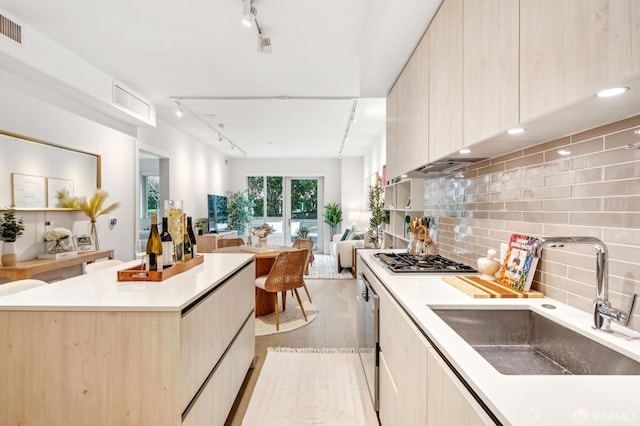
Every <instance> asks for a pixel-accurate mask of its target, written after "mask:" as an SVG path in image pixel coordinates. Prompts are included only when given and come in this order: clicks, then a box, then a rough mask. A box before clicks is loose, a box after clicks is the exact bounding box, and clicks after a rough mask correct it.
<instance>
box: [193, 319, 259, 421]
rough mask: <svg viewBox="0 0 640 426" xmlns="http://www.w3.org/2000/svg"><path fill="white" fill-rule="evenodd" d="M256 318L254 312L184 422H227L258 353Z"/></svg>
mask: <svg viewBox="0 0 640 426" xmlns="http://www.w3.org/2000/svg"><path fill="white" fill-rule="evenodd" d="M254 323H255V319H254V315H253V314H251V315H250V316H249V319H248V320H247V323H246V324H245V325H244V327H243V328H242V331H241V332H240V334H239V335H238V337H237V338H236V340H235V341H234V342H233V345H232V346H231V348H230V349H229V351H228V352H227V353H226V354H225V355H224V358H223V359H222V361H221V362H220V364H219V365H218V367H217V368H216V370H215V372H214V373H213V375H212V376H211V377H210V378H209V381H208V382H207V383H206V385H205V387H204V388H203V389H202V392H201V393H200V394H199V395H198V397H197V399H196V401H195V402H194V405H193V406H192V407H191V408H190V409H189V411H188V413H187V415H186V416H185V418H184V419H183V421H182V424H183V425H184V426H203V425H222V424H224V422H225V420H226V419H227V416H228V415H229V411H230V410H231V406H232V405H233V403H234V401H235V399H236V396H237V395H238V391H239V390H240V387H241V386H242V383H243V381H244V378H245V376H246V373H247V370H248V369H249V367H250V366H251V363H252V362H253V357H254V354H255V325H254Z"/></svg>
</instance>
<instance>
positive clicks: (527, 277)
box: [498, 234, 538, 291]
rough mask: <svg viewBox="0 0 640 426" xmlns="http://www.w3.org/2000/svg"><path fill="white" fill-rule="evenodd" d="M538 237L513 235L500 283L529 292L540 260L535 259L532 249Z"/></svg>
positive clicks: (503, 264) (501, 272)
mask: <svg viewBox="0 0 640 426" xmlns="http://www.w3.org/2000/svg"><path fill="white" fill-rule="evenodd" d="M536 241H537V238H536V237H530V236H527V235H521V234H512V235H511V238H510V239H509V246H508V247H507V252H506V254H505V256H504V261H503V263H502V266H501V267H500V275H499V276H498V282H499V283H501V284H504V285H508V286H510V287H513V288H515V289H516V290H520V291H529V289H530V288H531V282H532V281H533V274H534V272H535V271H536V265H537V264H538V258H537V257H533V255H532V253H531V248H532V246H533V244H534V243H535V242H536Z"/></svg>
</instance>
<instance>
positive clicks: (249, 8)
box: [241, 0, 258, 28]
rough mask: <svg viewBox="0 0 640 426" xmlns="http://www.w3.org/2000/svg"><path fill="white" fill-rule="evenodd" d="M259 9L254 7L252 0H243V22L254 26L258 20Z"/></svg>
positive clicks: (247, 25)
mask: <svg viewBox="0 0 640 426" xmlns="http://www.w3.org/2000/svg"><path fill="white" fill-rule="evenodd" d="M257 14H258V11H257V10H256V8H255V7H253V2H252V0H242V20H241V22H242V24H243V25H244V26H245V27H249V28H250V27H252V26H253V23H254V22H255V20H256V15H257Z"/></svg>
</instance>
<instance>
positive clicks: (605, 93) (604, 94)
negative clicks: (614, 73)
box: [596, 87, 629, 98]
mask: <svg viewBox="0 0 640 426" xmlns="http://www.w3.org/2000/svg"><path fill="white" fill-rule="evenodd" d="M627 90H629V88H628V87H612V88H610V89H604V90H601V91H599V92H598V94H597V95H596V96H597V97H599V98H609V97H611V96H618V95H622V94H623V93H624V92H626V91H627Z"/></svg>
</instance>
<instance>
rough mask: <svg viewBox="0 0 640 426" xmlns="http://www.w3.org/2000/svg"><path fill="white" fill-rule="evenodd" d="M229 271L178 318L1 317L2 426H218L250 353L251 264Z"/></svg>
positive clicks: (172, 314) (140, 313)
mask: <svg viewBox="0 0 640 426" xmlns="http://www.w3.org/2000/svg"><path fill="white" fill-rule="evenodd" d="M229 272H230V274H231V275H230V276H229V277H228V278H226V279H224V280H221V281H220V282H219V283H217V284H216V285H215V286H213V287H212V288H211V289H210V290H207V291H203V292H202V294H197V293H196V294H195V297H194V299H195V300H194V301H193V302H192V303H191V304H190V305H188V306H187V307H185V308H184V309H182V311H181V310H180V309H177V310H167V311H164V310H153V309H150V310H145V309H138V310H134V309H129V310H127V308H126V307H125V308H122V309H120V310H114V311H102V310H93V311H92V310H86V311H83V310H81V309H79V308H78V307H74V308H72V309H65V308H59V309H57V310H37V309H32V310H3V311H0V322H2V323H3V324H11V327H3V328H2V329H0V342H2V344H0V359H2V360H3V361H2V363H0V377H2V378H3V382H4V383H5V384H6V386H0V424H7V425H9V424H11V425H13V424H43V425H44V424H46V425H52V426H57V425H72V424H73V425H76V424H77V425H89V424H91V425H96V426H99V425H143V424H144V425H147V424H148V425H167V426H179V425H181V424H183V422H184V424H189V425H195V424H198V425H201V424H223V422H224V419H226V417H227V415H228V413H229V411H230V409H231V407H232V404H233V402H234V399H235V397H236V395H237V394H238V391H239V389H240V387H241V385H242V381H243V379H244V377H245V375H246V373H247V370H248V369H249V368H250V366H251V364H252V362H253V357H254V354H255V343H254V342H255V338H254V334H255V326H254V321H255V319H254V313H253V310H254V303H255V298H254V291H255V285H254V277H255V262H253V261H251V262H250V263H246V264H244V266H243V267H239V268H238V269H237V270H230V271H229ZM178 277H179V275H178ZM74 279H75V278H74ZM172 279H173V278H172ZM59 284H62V283H59ZM90 284H92V283H87V284H86V285H90ZM156 285H157V286H159V287H161V286H163V284H162V283H159V284H156ZM192 285H194V283H192V282H184V286H192ZM114 286H115V284H114ZM118 288H119V290H117V291H119V292H123V293H127V292H137V291H140V286H138V283H133V284H132V283H128V284H127V283H124V284H120V283H118ZM114 291H116V290H114ZM158 291H161V290H158ZM203 419H206V420H203Z"/></svg>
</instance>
